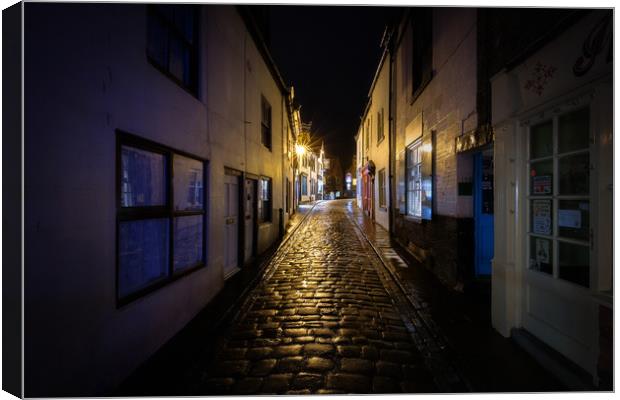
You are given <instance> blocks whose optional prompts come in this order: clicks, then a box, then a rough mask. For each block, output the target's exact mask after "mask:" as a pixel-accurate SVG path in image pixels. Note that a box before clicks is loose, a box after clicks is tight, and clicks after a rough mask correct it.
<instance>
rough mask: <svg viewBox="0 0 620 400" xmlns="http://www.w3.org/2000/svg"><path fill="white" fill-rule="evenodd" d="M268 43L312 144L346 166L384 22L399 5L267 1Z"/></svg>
mask: <svg viewBox="0 0 620 400" xmlns="http://www.w3.org/2000/svg"><path fill="white" fill-rule="evenodd" d="M268 9H269V30H270V48H271V52H272V56H273V58H274V59H275V61H276V64H277V65H278V68H279V69H280V72H281V73H282V76H283V77H284V80H285V82H286V83H287V84H289V85H292V86H294V87H295V96H296V99H297V101H298V102H299V104H301V116H302V120H303V121H304V122H308V121H312V137H313V143H317V144H318V146H320V139H321V138H323V139H324V140H325V146H326V151H327V153H328V154H327V155H328V157H338V158H340V161H341V164H342V168H343V169H346V168H348V167H349V166H350V165H351V160H352V157H353V155H354V154H355V141H354V137H355V134H356V133H357V128H358V126H359V122H360V116H361V114H362V112H363V111H364V107H365V105H366V102H367V95H368V91H369V89H370V84H371V83H372V79H373V77H374V74H375V71H376V69H377V65H378V62H379V59H380V57H381V48H380V44H381V38H382V35H383V31H384V28H385V26H386V23H387V22H388V21H389V18H390V17H391V16H393V15H394V14H397V15H398V11H399V9H397V8H395V7H376V6H375V7H373V6H339V7H336V6H322V7H319V6H271V7H268Z"/></svg>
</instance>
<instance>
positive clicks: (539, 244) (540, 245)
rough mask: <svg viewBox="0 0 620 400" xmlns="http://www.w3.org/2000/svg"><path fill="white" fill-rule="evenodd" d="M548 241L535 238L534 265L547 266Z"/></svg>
mask: <svg viewBox="0 0 620 400" xmlns="http://www.w3.org/2000/svg"><path fill="white" fill-rule="evenodd" d="M549 243H550V242H549V240H547V239H539V238H536V254H535V258H536V264H537V265H538V266H539V267H540V266H541V265H542V264H549V254H550V253H549V251H550V249H549Z"/></svg>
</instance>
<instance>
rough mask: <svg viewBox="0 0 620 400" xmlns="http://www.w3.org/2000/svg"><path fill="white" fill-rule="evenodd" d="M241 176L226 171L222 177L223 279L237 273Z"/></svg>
mask: <svg viewBox="0 0 620 400" xmlns="http://www.w3.org/2000/svg"><path fill="white" fill-rule="evenodd" d="M240 180H241V176H240V174H239V173H237V172H236V171H232V170H228V169H227V170H226V174H225V175H224V279H228V278H229V277H231V276H232V275H234V274H235V273H236V272H237V271H239V230H240V224H239V204H240V202H239V200H240V194H241V192H240V190H239V189H240Z"/></svg>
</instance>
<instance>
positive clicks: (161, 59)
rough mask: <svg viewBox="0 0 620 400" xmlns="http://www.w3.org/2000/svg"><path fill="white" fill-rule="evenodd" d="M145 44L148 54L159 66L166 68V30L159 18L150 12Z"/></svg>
mask: <svg viewBox="0 0 620 400" xmlns="http://www.w3.org/2000/svg"><path fill="white" fill-rule="evenodd" d="M147 31H148V32H147V44H146V50H147V54H148V56H149V57H150V58H151V59H153V61H155V63H156V64H158V65H159V66H160V67H163V68H166V65H167V61H166V60H167V58H168V55H167V54H168V30H167V29H166V27H165V26H164V25H163V24H162V21H161V19H160V18H159V17H158V16H157V15H155V14H154V13H152V12H150V13H149V14H148V22H147Z"/></svg>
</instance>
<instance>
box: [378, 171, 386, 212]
mask: <svg viewBox="0 0 620 400" xmlns="http://www.w3.org/2000/svg"><path fill="white" fill-rule="evenodd" d="M379 207H381V208H386V205H385V168H384V169H382V170H381V171H379Z"/></svg>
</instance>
